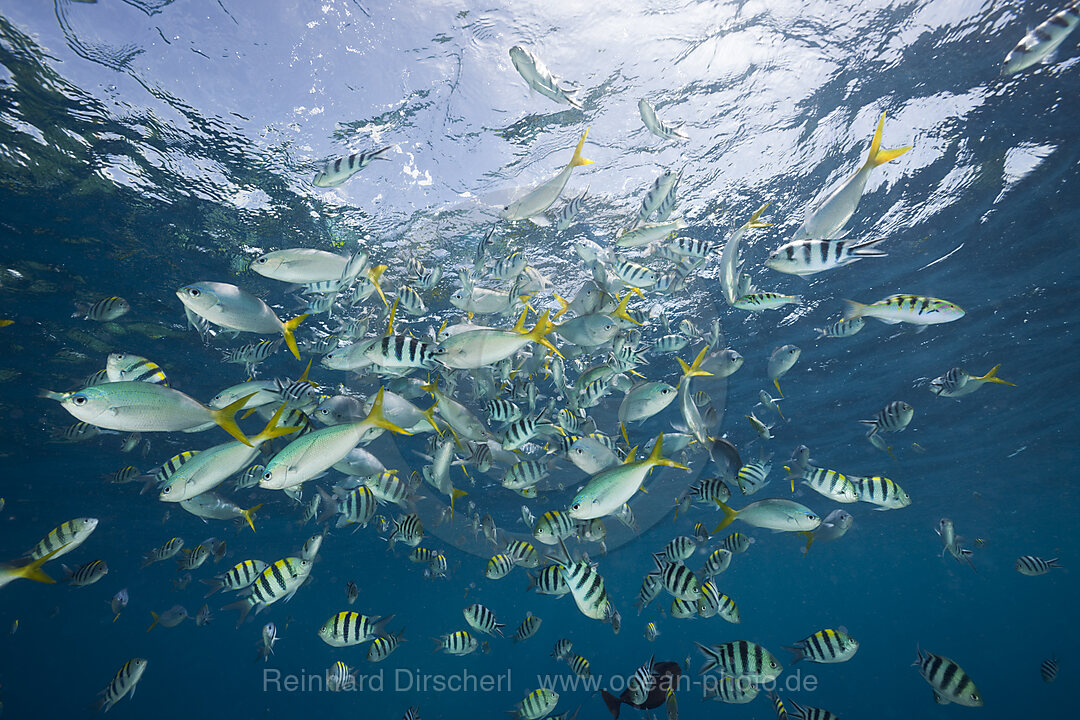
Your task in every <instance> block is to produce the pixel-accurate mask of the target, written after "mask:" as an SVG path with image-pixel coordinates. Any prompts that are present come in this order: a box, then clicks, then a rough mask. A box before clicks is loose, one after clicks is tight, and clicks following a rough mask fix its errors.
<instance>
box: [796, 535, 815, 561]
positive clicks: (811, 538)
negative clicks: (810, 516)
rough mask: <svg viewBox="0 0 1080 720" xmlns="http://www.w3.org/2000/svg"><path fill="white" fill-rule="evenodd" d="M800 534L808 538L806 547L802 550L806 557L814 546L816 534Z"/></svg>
mask: <svg viewBox="0 0 1080 720" xmlns="http://www.w3.org/2000/svg"><path fill="white" fill-rule="evenodd" d="M799 534H800V535H802V536H803V537H805V538H806V547H804V548H803V549H802V554H803V555H804V556H805V555H806V553H808V552H810V546H811V545H813V544H814V533H812V532H810V531H809V530H803V531H801V532H800V533H799Z"/></svg>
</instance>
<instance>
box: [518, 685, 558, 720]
mask: <svg viewBox="0 0 1080 720" xmlns="http://www.w3.org/2000/svg"><path fill="white" fill-rule="evenodd" d="M558 704H559V694H558V693H557V692H555V691H554V690H551V689H548V688H539V689H537V690H533V691H532V692H531V693H529V694H528V695H526V696H525V699H524V700H522V701H521V702H520V703H518V705H517V711H516V717H519V718H522V720H539V719H540V718H542V717H545V716H546V715H547V714H548V713H550V712H551V711H552V710H554V709H555V706H556V705H558Z"/></svg>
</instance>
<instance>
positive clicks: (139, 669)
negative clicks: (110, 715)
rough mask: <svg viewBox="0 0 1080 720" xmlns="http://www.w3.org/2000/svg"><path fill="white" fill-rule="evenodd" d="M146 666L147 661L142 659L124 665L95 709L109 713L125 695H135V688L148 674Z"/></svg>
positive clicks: (104, 691)
mask: <svg viewBox="0 0 1080 720" xmlns="http://www.w3.org/2000/svg"><path fill="white" fill-rule="evenodd" d="M146 665H147V662H146V660H144V659H142V658H132V659H131V660H128V661H127V662H126V663H124V666H123V667H122V668H120V670H119V671H118V672H117V673H116V676H115V677H114V678H113V679H112V680H111V681H110V682H109V684H108V686H107V687H106V688H105V689H104V690H103V691H102V692H101V697H100V698H98V700H97V702H96V703H95V705H94V707H95V709H96V710H97V711H99V712H100V711H105V712H108V711H109V709H110V708H111V707H112V706H113V705H115V704H116V703H118V702H120V700H121V699H122V698H123V697H124V696H125V695H134V694H135V686H136V685H137V684H138V682H139V680H140V679H141V678H142V676H143V673H144V672H146Z"/></svg>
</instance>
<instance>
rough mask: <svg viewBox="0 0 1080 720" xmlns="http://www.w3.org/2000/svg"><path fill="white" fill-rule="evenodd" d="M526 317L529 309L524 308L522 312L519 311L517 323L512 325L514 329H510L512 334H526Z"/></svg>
mask: <svg viewBox="0 0 1080 720" xmlns="http://www.w3.org/2000/svg"><path fill="white" fill-rule="evenodd" d="M528 315H529V308H525V309H524V310H522V311H521V317H519V318H518V321H517V322H516V323H514V327H513V328H511V329H512V330H513V331H514V332H517V333H525V332H526V331H525V318H526V317H528ZM537 324H539V323H537Z"/></svg>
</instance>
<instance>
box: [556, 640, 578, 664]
mask: <svg viewBox="0 0 1080 720" xmlns="http://www.w3.org/2000/svg"><path fill="white" fill-rule="evenodd" d="M573 647H574V643H572V642H571V641H569V640H567V639H566V638H560V639H559V640H556V641H555V648H554V649H553V650H552V651H551V657H553V658H555V659H556V660H565V659H566V658H567V656H568V655H569V654H570V650H572V649H573Z"/></svg>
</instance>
